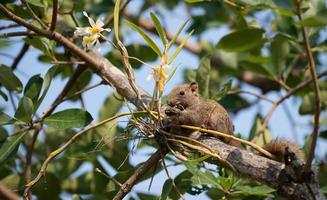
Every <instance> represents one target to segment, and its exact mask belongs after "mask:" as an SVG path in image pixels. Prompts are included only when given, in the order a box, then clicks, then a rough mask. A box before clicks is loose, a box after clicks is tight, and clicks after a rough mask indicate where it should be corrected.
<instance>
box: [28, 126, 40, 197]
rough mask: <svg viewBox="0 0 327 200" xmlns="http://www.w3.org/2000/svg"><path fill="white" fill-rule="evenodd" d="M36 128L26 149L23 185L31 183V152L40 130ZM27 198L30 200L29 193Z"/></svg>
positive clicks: (30, 195)
mask: <svg viewBox="0 0 327 200" xmlns="http://www.w3.org/2000/svg"><path fill="white" fill-rule="evenodd" d="M40 128H41V127H39V128H36V129H35V130H34V133H33V138H32V142H31V144H30V146H29V147H28V150H27V153H26V163H25V168H24V179H25V183H26V184H27V183H29V182H30V181H31V165H32V155H33V150H34V144H35V142H36V140H37V136H38V135H39V132H40V130H41V129H40ZM27 196H28V198H29V199H31V198H32V194H31V192H29V193H28V194H27Z"/></svg>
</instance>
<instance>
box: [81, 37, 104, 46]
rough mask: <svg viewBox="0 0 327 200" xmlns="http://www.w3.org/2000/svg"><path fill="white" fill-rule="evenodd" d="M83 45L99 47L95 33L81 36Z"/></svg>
mask: <svg viewBox="0 0 327 200" xmlns="http://www.w3.org/2000/svg"><path fill="white" fill-rule="evenodd" d="M82 45H83V47H85V48H87V49H91V48H93V47H94V46H95V48H96V49H100V42H99V37H98V36H97V35H90V36H87V35H85V36H83V43H82Z"/></svg>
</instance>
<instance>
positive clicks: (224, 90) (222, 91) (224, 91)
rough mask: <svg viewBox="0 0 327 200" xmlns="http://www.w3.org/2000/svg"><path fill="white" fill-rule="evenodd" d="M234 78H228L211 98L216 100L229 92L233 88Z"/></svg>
mask: <svg viewBox="0 0 327 200" xmlns="http://www.w3.org/2000/svg"><path fill="white" fill-rule="evenodd" d="M232 83H233V81H232V80H228V81H227V82H226V83H224V85H223V87H222V88H221V89H220V90H219V92H217V94H215V95H214V96H213V97H212V98H211V99H213V100H215V101H219V100H220V99H221V98H222V97H223V96H225V95H226V94H227V92H228V91H229V90H231V88H232Z"/></svg>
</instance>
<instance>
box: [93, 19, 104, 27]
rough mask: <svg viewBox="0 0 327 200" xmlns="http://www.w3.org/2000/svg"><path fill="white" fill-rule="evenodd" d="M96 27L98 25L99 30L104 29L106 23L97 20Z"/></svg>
mask: <svg viewBox="0 0 327 200" xmlns="http://www.w3.org/2000/svg"><path fill="white" fill-rule="evenodd" d="M95 25H96V26H97V27H99V28H102V27H103V26H104V23H103V21H102V20H100V19H97V22H96V23H95Z"/></svg>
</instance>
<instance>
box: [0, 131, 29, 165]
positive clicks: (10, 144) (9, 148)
mask: <svg viewBox="0 0 327 200" xmlns="http://www.w3.org/2000/svg"><path fill="white" fill-rule="evenodd" d="M26 133H27V132H24V133H20V134H17V135H15V136H11V137H8V138H7V140H6V141H5V142H4V143H3V144H2V146H1V148H0V165H2V163H3V162H4V161H6V160H7V159H8V158H9V157H10V156H12V155H13V154H15V153H16V151H17V149H18V146H19V144H20V142H21V141H22V139H23V137H24V136H25V135H26Z"/></svg>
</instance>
